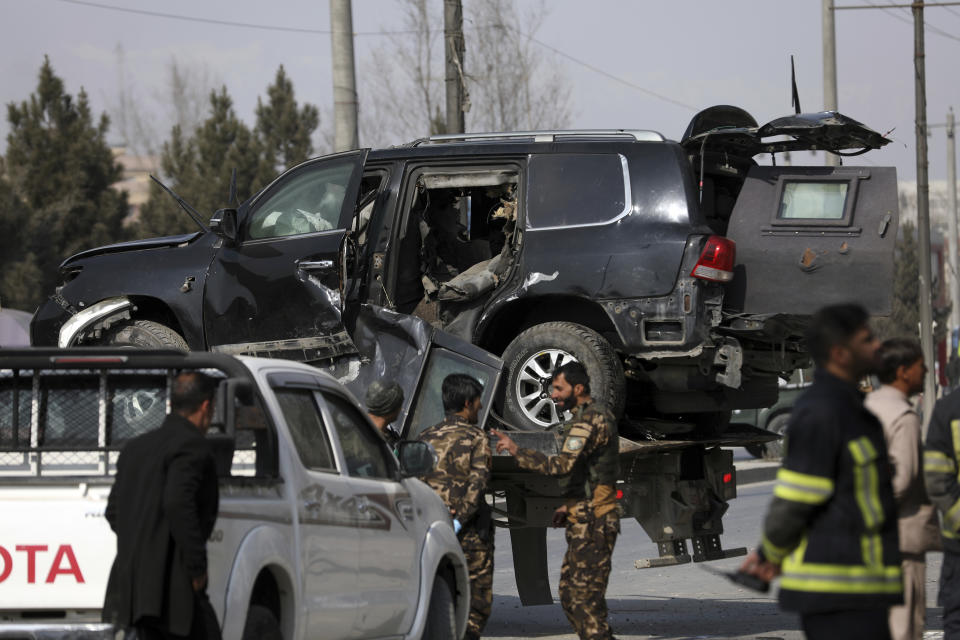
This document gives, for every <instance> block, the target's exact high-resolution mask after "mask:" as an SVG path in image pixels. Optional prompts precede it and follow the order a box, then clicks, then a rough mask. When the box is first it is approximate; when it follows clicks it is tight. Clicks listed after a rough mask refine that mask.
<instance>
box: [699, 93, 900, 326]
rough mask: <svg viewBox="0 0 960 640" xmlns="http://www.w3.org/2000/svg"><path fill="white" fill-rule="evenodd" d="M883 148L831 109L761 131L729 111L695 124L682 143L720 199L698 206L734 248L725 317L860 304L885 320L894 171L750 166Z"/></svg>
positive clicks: (706, 114)
mask: <svg viewBox="0 0 960 640" xmlns="http://www.w3.org/2000/svg"><path fill="white" fill-rule="evenodd" d="M798 109H799V107H798ZM889 143H890V140H889V139H887V138H886V137H884V136H882V135H880V134H879V133H877V132H876V131H874V130H873V129H871V128H869V127H867V126H866V125H864V124H862V123H860V122H857V121H856V120H854V119H853V118H850V117H847V116H845V115H843V114H841V113H837V112H835V111H824V112H820V113H796V114H793V115H789V116H785V117H782V118H776V119H774V120H772V121H770V122H768V123H767V124H765V125H763V126H757V124H756V121H755V120H754V119H753V117H752V116H750V114H748V113H746V112H745V111H743V110H742V109H739V108H737V107H732V106H729V105H718V106H715V107H710V108H709V109H705V110H704V111H702V112H700V113H699V114H697V115H696V116H694V118H693V120H692V121H691V123H690V126H689V127H688V128H687V131H686V133H685V134H684V137H683V139H682V141H681V145H682V146H683V147H684V148H685V149H686V150H687V152H688V154H690V157H691V160H692V161H693V163H694V167H695V168H696V169H697V170H698V172H699V173H700V184H701V188H703V187H704V185H714V186H715V187H716V191H717V196H716V198H713V197H705V196H709V195H710V193H709V192H710V190H709V189H707V190H706V191H707V192H706V193H701V199H702V201H703V203H704V204H703V205H702V207H701V208H702V209H703V210H704V211H703V212H704V215H706V216H707V219H708V220H711V219H712V220H713V226H714V228H715V229H716V230H718V231H719V232H720V233H725V235H726V236H727V237H728V238H730V239H731V240H733V241H734V242H735V243H736V257H737V264H736V267H735V269H734V277H733V280H732V281H731V282H730V283H729V284H727V286H726V294H725V296H724V309H725V310H726V311H728V312H732V313H742V314H751V315H794V316H797V315H799V316H804V315H810V314H812V313H813V312H814V311H816V310H817V309H818V308H820V307H822V306H824V305H828V304H835V303H841V302H858V303H860V304H862V305H863V306H864V307H865V308H866V309H867V311H869V312H870V313H871V314H873V315H887V314H889V313H890V304H891V302H890V296H891V289H892V288H891V283H892V280H893V250H894V244H895V243H896V238H897V222H898V216H899V213H898V212H899V207H898V205H899V201H898V196H897V172H896V169H894V168H892V167H851V166H846V167H817V166H779V167H778V166H758V165H757V164H756V163H755V162H754V161H753V160H752V158H753V157H754V156H758V155H766V154H770V155H771V156H772V157H774V158H776V154H778V153H785V152H796V151H805V150H826V151H829V152H831V153H834V154H836V155H838V156H858V155H860V154H862V153H865V152H867V151H869V150H871V149H879V148H880V147H883V146H884V145H886V144H889ZM724 202H725V203H726V204H724ZM731 204H732V208H731V207H730V205H731ZM728 215H729V220H727V216H728ZM711 217H712V218H711Z"/></svg>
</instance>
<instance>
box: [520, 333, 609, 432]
mask: <svg viewBox="0 0 960 640" xmlns="http://www.w3.org/2000/svg"><path fill="white" fill-rule="evenodd" d="M571 360H576V361H578V362H580V363H582V364H583V366H584V367H586V369H587V375H588V376H590V390H591V395H592V396H593V398H594V399H596V400H598V401H600V402H603V403H604V404H606V405H607V406H608V407H610V409H611V410H612V411H613V413H614V415H615V416H616V417H617V418H619V417H620V416H621V415H622V414H623V405H624V401H625V398H626V381H625V380H624V377H623V364H622V363H621V362H620V358H619V356H617V353H616V351H614V350H613V347H612V346H610V343H609V342H607V340H606V339H605V338H604V337H603V336H601V335H600V334H599V333H597V332H596V331H594V330H593V329H590V328H588V327H584V326H583V325H579V324H575V323H573V322H545V323H543V324H538V325H536V326H533V327H530V328H529V329H527V330H526V331H524V332H523V333H521V334H520V335H518V336H517V337H516V338H514V339H513V342H511V343H510V344H509V345H508V346H507V348H506V350H505V351H504V352H503V361H504V362H505V363H507V375H506V383H505V385H504V389H503V393H504V401H503V417H504V419H505V420H506V422H507V424H509V425H510V426H512V427H514V428H516V429H519V430H521V431H542V430H544V429H546V428H547V427H548V426H550V424H551V422H554V423H555V422H556V419H557V410H556V408H555V407H554V405H553V403H552V402H550V399H549V398H550V380H549V376H550V374H551V373H552V369H553V368H554V367H555V366H556V364H557V363H558V362H562V363H565V362H569V361H571ZM525 373H526V375H525ZM543 374H546V375H543ZM537 384H539V385H540V389H539V390H538V389H537ZM521 396H522V397H523V398H528V399H529V400H527V401H526V403H524V401H523V400H521Z"/></svg>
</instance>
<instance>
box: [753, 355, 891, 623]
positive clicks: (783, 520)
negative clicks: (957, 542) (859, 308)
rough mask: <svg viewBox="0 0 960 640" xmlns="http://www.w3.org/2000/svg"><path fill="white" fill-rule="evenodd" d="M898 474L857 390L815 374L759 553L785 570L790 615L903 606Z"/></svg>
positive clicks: (790, 430) (793, 423) (791, 433)
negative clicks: (895, 483) (893, 482)
mask: <svg viewBox="0 0 960 640" xmlns="http://www.w3.org/2000/svg"><path fill="white" fill-rule="evenodd" d="M891 471H892V470H891V468H890V462H889V458H888V456H887V449H886V443H885V440H884V436H883V429H882V427H881V426H880V423H879V422H878V421H877V419H876V417H874V416H873V414H871V413H870V412H869V411H867V410H866V409H865V408H864V407H863V399H862V396H861V395H860V394H859V392H858V391H857V389H856V388H855V387H854V386H853V385H850V384H849V383H847V382H844V381H842V380H840V379H838V378H836V377H834V376H832V375H830V374H828V373H826V372H824V371H818V372H817V373H816V376H815V381H814V384H813V385H812V386H811V387H810V389H809V390H808V391H807V392H806V393H804V395H803V396H802V397H801V398H800V399H798V401H797V403H796V405H795V406H794V410H793V413H792V415H791V419H790V424H789V425H788V427H787V447H786V455H785V457H784V461H783V467H782V468H781V469H780V471H779V473H778V474H777V484H776V486H775V488H774V498H773V502H772V503H771V508H770V511H769V513H768V516H767V519H766V522H765V526H764V536H763V538H762V540H761V544H760V550H761V552H762V554H763V556H764V557H766V558H767V559H768V560H770V561H772V562H777V563H781V568H782V577H781V580H780V603H781V605H782V606H783V608H784V609H787V610H791V611H798V612H800V613H812V612H818V611H831V610H834V611H835V610H844V609H870V608H885V607H889V606H891V605H892V604H897V603H899V602H900V601H901V600H902V585H901V570H900V552H899V548H898V539H897V512H896V506H895V503H894V499H893V490H892V488H891V484H890V481H891V475H892V473H891Z"/></svg>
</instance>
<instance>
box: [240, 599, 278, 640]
mask: <svg viewBox="0 0 960 640" xmlns="http://www.w3.org/2000/svg"><path fill="white" fill-rule="evenodd" d="M242 640H283V632H282V631H281V630H280V621H279V620H277V617H276V616H275V615H273V611H271V610H270V609H268V608H267V607H265V606H263V605H261V604H253V605H250V609H248V610H247V621H246V622H244V623H243V636H242Z"/></svg>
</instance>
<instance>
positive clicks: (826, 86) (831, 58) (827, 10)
mask: <svg viewBox="0 0 960 640" xmlns="http://www.w3.org/2000/svg"><path fill="white" fill-rule="evenodd" d="M823 109H824V111H836V110H837V30H836V27H835V25H834V9H833V0H823ZM825 155H826V163H827V166H829V167H836V166H838V165H839V164H840V158H839V157H838V156H836V155H835V154H833V153H826V154H825Z"/></svg>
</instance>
